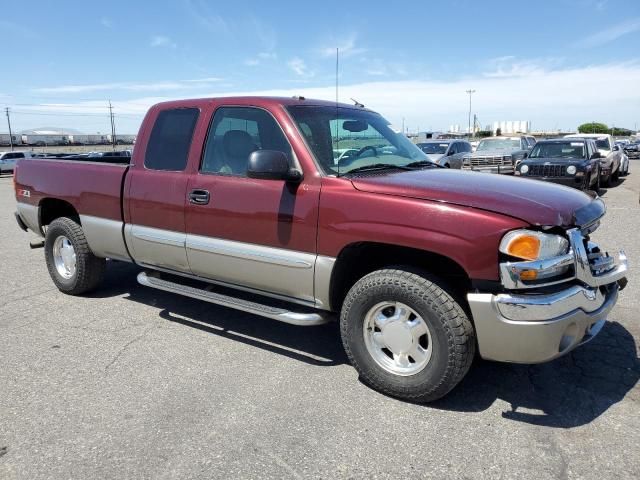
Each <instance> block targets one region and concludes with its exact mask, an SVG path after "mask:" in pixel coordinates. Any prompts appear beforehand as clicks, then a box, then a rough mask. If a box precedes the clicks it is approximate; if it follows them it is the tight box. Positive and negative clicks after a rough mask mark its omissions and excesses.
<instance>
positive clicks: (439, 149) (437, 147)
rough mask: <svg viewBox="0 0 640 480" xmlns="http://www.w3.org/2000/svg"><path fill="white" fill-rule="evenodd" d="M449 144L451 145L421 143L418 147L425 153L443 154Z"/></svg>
mask: <svg viewBox="0 0 640 480" xmlns="http://www.w3.org/2000/svg"><path fill="white" fill-rule="evenodd" d="M448 146H449V144H448V143H419V144H418V147H419V148H420V150H422V151H423V152H424V153H428V154H434V153H437V154H441V155H444V153H445V152H446V151H447V147H448Z"/></svg>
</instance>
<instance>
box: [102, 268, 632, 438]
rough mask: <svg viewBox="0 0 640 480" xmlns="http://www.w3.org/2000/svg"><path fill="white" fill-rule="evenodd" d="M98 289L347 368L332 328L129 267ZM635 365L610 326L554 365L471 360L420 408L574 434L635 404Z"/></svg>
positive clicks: (269, 347)
mask: <svg viewBox="0 0 640 480" xmlns="http://www.w3.org/2000/svg"><path fill="white" fill-rule="evenodd" d="M109 263H110V264H109V268H108V269H107V276H106V278H105V283H104V286H103V288H101V289H100V290H99V291H98V292H96V293H94V294H93V295H91V297H93V298H107V297H113V296H119V295H126V296H125V298H126V299H128V300H131V301H134V302H137V303H142V304H145V305H149V306H150V307H153V308H156V309H160V312H159V316H160V318H162V319H164V320H167V321H169V322H173V323H174V324H179V325H183V326H185V327H189V328H193V329H197V330H199V331H202V332H207V333H210V334H212V335H217V336H219V337H224V338H228V339H230V340H234V341H237V342H241V343H243V344H245V345H249V346H251V347H255V348H261V349H263V350H266V351H269V352H272V353H275V354H278V355H282V356H284V357H287V358H291V359H293V360H297V361H300V362H304V363H307V364H310V365H314V366H324V367H331V366H336V365H342V364H347V363H348V359H347V357H346V355H345V353H344V350H343V348H342V343H341V340H340V331H339V328H338V325H337V323H329V324H326V325H320V326H316V327H307V328H305V327H297V326H294V325H287V324H284V323H280V322H277V321H273V320H269V319H265V318H261V317H258V316H253V315H250V314H247V313H244V312H240V311H237V310H233V309H229V308H224V307H219V306H217V305H213V304H209V303H206V302H202V301H198V300H194V299H191V298H187V297H182V296H180V295H174V294H171V293H166V292H161V291H158V290H155V289H152V288H147V287H143V286H141V285H139V284H138V283H137V282H136V275H137V274H138V272H140V271H141V269H140V268H139V267H137V266H135V265H131V264H126V263H120V262H109ZM639 379H640V359H639V358H638V356H637V348H636V342H635V340H634V338H633V335H632V334H631V333H630V332H629V331H628V330H627V329H626V328H625V327H624V326H622V325H621V324H620V323H617V322H610V323H608V324H607V325H606V326H605V327H604V328H603V330H602V331H601V333H600V334H599V335H598V336H597V337H596V338H595V339H594V340H593V341H592V342H590V343H589V344H588V345H585V346H583V347H581V348H579V349H577V350H575V351H574V352H572V353H571V354H569V355H567V356H565V357H562V358H560V359H557V360H555V361H553V362H550V363H546V364H541V365H515V364H506V363H497V362H489V361H484V360H480V359H476V361H475V362H474V364H473V366H472V367H471V370H470V372H469V373H468V374H467V376H466V377H465V379H464V380H463V381H462V382H461V383H460V385H458V386H457V387H456V388H455V389H454V390H453V391H452V392H450V393H449V394H448V395H447V396H446V397H445V398H443V399H441V400H439V401H437V402H434V403H431V404H428V405H425V408H431V409H441V410H448V411H458V412H467V413H479V412H483V411H485V410H487V409H489V408H491V407H492V406H493V405H494V404H495V403H496V402H497V401H499V400H501V401H502V402H506V403H507V404H508V405H509V407H508V409H506V410H504V411H503V412H502V418H504V419H506V420H512V421H518V422H525V423H529V424H533V425H540V426H547V427H554V428H573V427H578V426H581V425H585V424H588V423H590V422H592V421H593V420H595V419H596V418H598V417H599V416H600V415H602V414H603V413H604V412H606V411H607V410H608V409H609V408H610V407H611V406H612V405H614V404H616V403H618V402H620V401H621V400H622V399H623V398H624V397H625V396H626V395H627V394H629V395H631V396H632V397H633V399H634V400H635V401H640V389H634V387H635V386H636V384H637V383H638V380H639Z"/></svg>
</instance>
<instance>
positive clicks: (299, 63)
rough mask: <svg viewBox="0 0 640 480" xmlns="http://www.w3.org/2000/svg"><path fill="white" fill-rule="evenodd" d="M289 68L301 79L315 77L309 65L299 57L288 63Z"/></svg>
mask: <svg viewBox="0 0 640 480" xmlns="http://www.w3.org/2000/svg"><path fill="white" fill-rule="evenodd" d="M287 66H288V67H289V68H290V69H291V70H292V71H293V73H295V74H296V75H298V76H300V77H313V75H314V72H312V71H310V70H309V68H308V67H307V64H306V63H305V62H304V60H302V59H301V58H299V57H294V58H292V59H291V60H289V61H288V62H287Z"/></svg>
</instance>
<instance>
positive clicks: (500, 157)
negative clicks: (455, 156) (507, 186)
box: [462, 135, 536, 174]
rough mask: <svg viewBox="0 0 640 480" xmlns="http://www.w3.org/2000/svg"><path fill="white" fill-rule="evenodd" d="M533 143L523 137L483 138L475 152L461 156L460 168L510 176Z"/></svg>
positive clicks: (532, 140) (528, 138)
mask: <svg viewBox="0 0 640 480" xmlns="http://www.w3.org/2000/svg"><path fill="white" fill-rule="evenodd" d="M535 141H536V140H535V138H533V137H530V136H524V135H523V136H518V137H488V138H483V139H482V140H480V143H479V144H478V148H476V151H475V152H473V153H469V154H466V155H464V156H463V158H462V168H463V169H464V170H475V171H479V172H489V173H507V174H512V173H513V172H514V171H515V166H516V165H517V164H518V163H519V162H520V161H521V160H522V159H524V158H525V157H526V156H527V154H528V152H529V150H530V149H531V147H533V145H535Z"/></svg>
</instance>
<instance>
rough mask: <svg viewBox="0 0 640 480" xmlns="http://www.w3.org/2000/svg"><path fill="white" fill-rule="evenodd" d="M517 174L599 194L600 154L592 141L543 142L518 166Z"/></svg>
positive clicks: (561, 140)
mask: <svg viewBox="0 0 640 480" xmlns="http://www.w3.org/2000/svg"><path fill="white" fill-rule="evenodd" d="M516 175H521V176H522V177H527V178H535V179H538V180H545V181H547V182H553V183H560V184H562V185H566V186H568V187H575V188H579V189H581V190H595V191H596V192H597V191H598V190H599V189H600V152H599V151H598V148H597V147H596V144H595V142H594V141H593V140H591V139H583V138H572V139H555V140H541V141H539V142H538V143H537V144H536V145H535V147H533V149H532V150H531V153H530V154H529V155H528V157H527V158H526V159H524V160H523V161H522V162H520V164H519V165H518V166H517V167H516Z"/></svg>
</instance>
